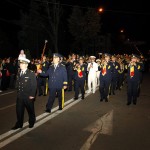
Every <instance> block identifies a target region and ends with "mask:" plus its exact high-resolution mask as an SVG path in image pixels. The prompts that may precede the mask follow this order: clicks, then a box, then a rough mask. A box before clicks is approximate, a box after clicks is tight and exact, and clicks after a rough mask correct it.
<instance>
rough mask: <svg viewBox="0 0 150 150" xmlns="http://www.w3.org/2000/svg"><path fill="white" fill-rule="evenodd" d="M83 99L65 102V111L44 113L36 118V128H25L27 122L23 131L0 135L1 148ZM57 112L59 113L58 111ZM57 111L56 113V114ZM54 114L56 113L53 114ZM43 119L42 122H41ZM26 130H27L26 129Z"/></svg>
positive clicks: (11, 131) (56, 108)
mask: <svg viewBox="0 0 150 150" xmlns="http://www.w3.org/2000/svg"><path fill="white" fill-rule="evenodd" d="M90 94H92V93H86V94H85V97H87V96H89V95H90ZM80 96H81V94H79V97H80ZM81 100H82V99H81V98H79V99H78V100H76V101H74V98H71V99H70V100H68V101H66V102H65V107H64V108H63V110H61V111H59V110H58V106H57V107H55V108H53V109H52V113H51V114H49V113H43V114H41V115H39V116H37V117H36V123H35V125H34V128H25V127H27V126H28V122H25V123H24V125H23V129H17V130H10V131H8V132H6V133H4V134H1V135H0V141H2V140H3V139H5V138H6V139H5V140H3V141H2V142H0V148H2V147H4V146H6V145H7V144H9V143H11V142H13V141H14V140H16V139H18V138H19V137H21V136H23V135H25V134H26V133H28V132H30V131H32V130H34V129H35V128H37V127H39V126H40V125H42V124H44V123H45V122H47V121H49V120H51V119H52V118H54V117H56V116H57V115H59V114H61V113H63V112H64V111H66V110H67V109H69V108H70V107H72V106H73V105H75V104H77V103H79V102H80V101H81ZM56 110H57V111H56ZM55 111H56V112H55ZM53 112H54V113H53ZM40 119H41V120H40ZM24 128H25V129H24ZM17 131H20V132H19V133H16V134H15V135H12V134H14V133H15V132H17ZM11 135H12V136H11ZM7 137H8V138H7Z"/></svg>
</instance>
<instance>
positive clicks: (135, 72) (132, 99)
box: [125, 54, 142, 105]
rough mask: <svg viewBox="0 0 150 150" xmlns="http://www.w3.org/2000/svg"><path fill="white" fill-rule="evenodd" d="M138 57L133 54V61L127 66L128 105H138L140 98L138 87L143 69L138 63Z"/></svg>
mask: <svg viewBox="0 0 150 150" xmlns="http://www.w3.org/2000/svg"><path fill="white" fill-rule="evenodd" d="M137 58H138V56H137V55H136V54H133V55H132V56H131V61H130V62H129V63H128V64H126V65H125V68H126V69H127V85H128V89H127V105H130V104H131V103H133V104H134V105H136V103H137V97H138V87H139V83H140V71H141V69H142V67H141V65H140V63H138V62H137Z"/></svg>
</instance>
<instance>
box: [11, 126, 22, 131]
mask: <svg viewBox="0 0 150 150" xmlns="http://www.w3.org/2000/svg"><path fill="white" fill-rule="evenodd" d="M19 128H22V126H18V125H15V126H14V127H12V128H11V130H17V129H19Z"/></svg>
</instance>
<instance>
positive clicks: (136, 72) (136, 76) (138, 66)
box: [125, 63, 142, 82]
mask: <svg viewBox="0 0 150 150" xmlns="http://www.w3.org/2000/svg"><path fill="white" fill-rule="evenodd" d="M125 69H127V81H136V82H138V81H139V80H140V71H141V69H142V67H141V64H140V63H136V65H135V66H134V76H133V77H131V76H130V65H129V64H126V65H125Z"/></svg>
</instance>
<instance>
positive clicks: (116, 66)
mask: <svg viewBox="0 0 150 150" xmlns="http://www.w3.org/2000/svg"><path fill="white" fill-rule="evenodd" d="M112 65H113V71H112V77H118V75H119V72H118V71H119V70H120V65H119V63H118V62H116V61H115V62H112Z"/></svg>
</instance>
